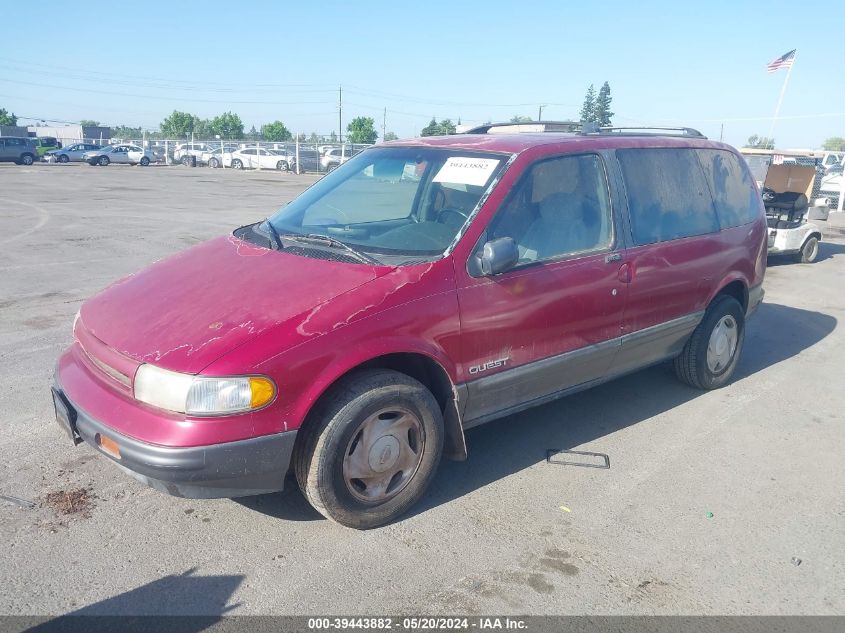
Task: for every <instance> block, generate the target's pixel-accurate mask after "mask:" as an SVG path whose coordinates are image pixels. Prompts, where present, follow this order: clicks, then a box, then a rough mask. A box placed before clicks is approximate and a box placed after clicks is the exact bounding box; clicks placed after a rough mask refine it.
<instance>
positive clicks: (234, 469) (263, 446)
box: [54, 382, 296, 499]
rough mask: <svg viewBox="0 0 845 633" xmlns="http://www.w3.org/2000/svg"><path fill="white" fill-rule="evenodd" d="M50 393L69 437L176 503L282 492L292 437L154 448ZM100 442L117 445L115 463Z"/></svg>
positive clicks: (58, 388) (57, 388)
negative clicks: (69, 415)
mask: <svg viewBox="0 0 845 633" xmlns="http://www.w3.org/2000/svg"><path fill="white" fill-rule="evenodd" d="M54 389H55V391H56V392H57V393H58V394H59V397H60V398H62V399H63V402H64V404H65V405H66V406H68V407H69V408H70V409H71V411H73V412H74V413H75V416H73V418H75V419H74V421H73V422H72V428H71V434H72V435H75V436H76V437H77V438H78V439H79V440H82V441H85V442H86V443H88V444H90V445H91V446H93V447H94V448H96V449H97V450H98V451H99V452H100V453H102V454H103V455H105V456H106V457H108V458H109V459H111V460H112V461H113V462H114V463H115V464H117V465H118V466H119V467H120V468H121V469H122V470H124V471H125V472H126V473H127V474H129V475H131V476H133V477H135V478H136V479H139V480H140V481H142V482H144V483H145V484H147V485H148V486H151V487H152V488H155V489H156V490H160V491H162V492H166V493H168V494H171V495H173V496H176V497H187V498H190V499H214V498H221V497H243V496H247V495H258V494H265V493H269V492H278V491H280V490H282V489H283V488H284V481H285V476H286V475H287V472H288V469H289V467H290V460H291V456H292V454H293V447H294V442H295V441H296V431H287V432H285V433H275V434H272V435H264V436H261V437H255V438H251V439H247V440H240V441H236V442H226V443H223V444H212V445H209V446H191V447H179V448H172V447H166V446H159V445H156V444H149V443H147V442H141V441H140V440H136V439H134V438H131V437H129V436H127V435H123V434H122V433H118V432H117V431H115V430H113V429H112V428H110V427H108V426H106V425H105V424H103V423H102V422H100V421H99V420H95V419H94V418H93V417H91V416H90V415H88V414H87V413H86V412H85V411H83V410H82V409H80V408H79V407H78V406H76V405H75V404H74V403H73V402H72V401H71V400H70V399H69V398H68V397H67V394H65V393H64V392H63V391H62V389H61V386H60V385H59V384H58V382H56V386H55V387H54ZM65 430H67V429H65ZM103 437H105V438H108V439H109V440H112V441H113V442H115V443H116V444H117V445H118V447H119V448H120V456H119V457H116V456H114V455H112V454H111V453H109V452H107V451H106V450H104V449H103V448H102V447H101V438H103Z"/></svg>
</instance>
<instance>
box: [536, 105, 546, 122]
mask: <svg viewBox="0 0 845 633" xmlns="http://www.w3.org/2000/svg"><path fill="white" fill-rule="evenodd" d="M545 107H546V106H545V105H541V106H540V111H539V112H538V113H537V120H538V121H542V120H543V108H545Z"/></svg>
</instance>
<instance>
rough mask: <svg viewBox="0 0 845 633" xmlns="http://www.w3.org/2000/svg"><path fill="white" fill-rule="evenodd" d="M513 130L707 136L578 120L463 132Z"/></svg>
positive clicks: (685, 129)
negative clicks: (611, 125)
mask: <svg viewBox="0 0 845 633" xmlns="http://www.w3.org/2000/svg"><path fill="white" fill-rule="evenodd" d="M513 132H523V133H526V132H527V133H531V132H566V133H570V134H582V135H593V134H595V135H600V134H618V135H624V136H685V137H687V138H707V137H706V136H704V135H703V134H702V133H701V132H699V131H698V130H696V129H693V128H691V127H610V126H608V127H600V126H598V125H596V124H595V123H580V122H578V121H509V122H507V123H485V124H484V125H479V126H477V127H474V128H471V129H469V130H467V131H466V132H464V134H510V133H513Z"/></svg>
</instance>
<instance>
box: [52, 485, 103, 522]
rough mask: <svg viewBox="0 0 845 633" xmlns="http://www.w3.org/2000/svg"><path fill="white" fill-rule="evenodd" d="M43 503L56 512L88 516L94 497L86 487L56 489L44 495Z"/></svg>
mask: <svg viewBox="0 0 845 633" xmlns="http://www.w3.org/2000/svg"><path fill="white" fill-rule="evenodd" d="M43 505H45V506H47V507H48V508H51V509H52V510H53V511H54V512H56V513H57V514H63V515H79V516H82V517H85V518H88V517H90V516H91V510H92V509H93V508H94V497H93V495H91V493H90V491H89V490H88V489H87V488H73V489H71V490H56V491H54V492H48V493H47V494H46V495H44V503H43Z"/></svg>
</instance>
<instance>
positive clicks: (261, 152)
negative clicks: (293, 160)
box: [223, 147, 290, 171]
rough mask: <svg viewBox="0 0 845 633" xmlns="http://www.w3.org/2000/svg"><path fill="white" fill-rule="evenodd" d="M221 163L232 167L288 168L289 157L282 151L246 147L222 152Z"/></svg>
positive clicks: (285, 169) (286, 169)
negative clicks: (228, 152)
mask: <svg viewBox="0 0 845 633" xmlns="http://www.w3.org/2000/svg"><path fill="white" fill-rule="evenodd" d="M223 164H224V165H225V166H226V167H231V168H232V169H258V168H261V169H278V170H279V171H288V170H289V169H290V157H289V156H287V155H286V154H285V153H284V152H281V151H279V150H274V149H264V148H263V147H260V148H256V147H247V148H246V149H239V150H238V151H236V152H232V153H231V154H223Z"/></svg>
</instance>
